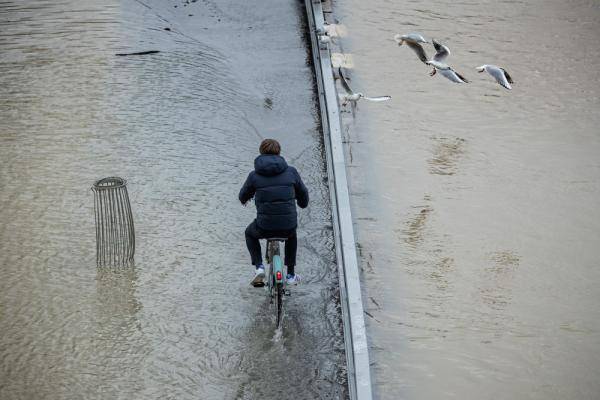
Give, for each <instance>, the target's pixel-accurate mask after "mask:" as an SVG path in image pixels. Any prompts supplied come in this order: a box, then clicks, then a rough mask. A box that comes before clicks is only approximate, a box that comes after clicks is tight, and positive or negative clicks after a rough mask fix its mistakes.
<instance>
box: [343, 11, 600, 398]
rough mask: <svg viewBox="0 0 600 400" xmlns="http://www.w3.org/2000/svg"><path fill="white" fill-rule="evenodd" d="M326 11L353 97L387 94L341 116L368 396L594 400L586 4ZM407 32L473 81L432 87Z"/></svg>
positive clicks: (598, 155) (595, 132)
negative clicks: (504, 80) (367, 355)
mask: <svg viewBox="0 0 600 400" xmlns="http://www.w3.org/2000/svg"><path fill="white" fill-rule="evenodd" d="M334 13H335V17H336V18H338V19H339V20H340V22H341V23H343V24H344V25H345V26H346V28H347V30H348V36H347V37H345V38H342V39H341V40H339V45H341V46H342V47H343V50H344V51H345V52H347V53H351V54H352V56H353V62H354V65H355V69H354V70H353V71H351V77H352V81H351V82H352V83H351V85H352V88H353V89H354V90H356V91H362V92H364V93H365V94H367V95H369V96H378V95H391V96H392V97H393V98H392V100H391V101H389V102H387V103H368V102H360V103H359V105H358V110H357V112H356V116H355V118H354V119H352V116H351V115H350V114H349V113H348V114H345V115H344V124H345V126H346V128H347V136H348V137H347V139H348V148H349V153H348V159H349V160H351V164H352V165H351V166H350V167H349V168H348V169H349V172H350V174H351V175H350V176H351V178H350V180H351V186H352V188H351V191H352V201H353V212H354V217H355V219H356V223H357V236H358V238H357V239H358V242H359V244H360V246H361V256H362V266H363V269H364V271H363V272H364V273H363V277H364V279H365V282H366V288H365V294H364V299H365V303H366V306H367V310H366V311H367V312H368V313H369V314H370V315H372V317H369V316H368V317H367V318H366V319H367V323H368V333H369V338H370V341H371V358H372V360H371V361H372V362H373V363H374V364H373V370H372V371H373V376H374V383H375V385H376V387H375V392H376V397H377V398H379V399H399V398H403V399H453V398H456V399H495V400H497V399H597V398H599V397H600V380H598V372H597V371H598V370H599V369H600V350H599V349H600V307H599V306H598V304H599V302H600V269H599V266H600V249H599V246H598V245H599V243H600V209H599V207H598V204H599V200H600V130H599V129H598V127H599V126H600V113H599V110H600V83H599V82H600V69H599V68H597V65H598V64H599V63H600V53H599V52H598V38H599V37H600V6H599V4H598V2H596V1H567V2H564V1H555V0H552V1H528V2H525V1H523V2H521V1H506V2H502V1H499V2H498V1H477V2H460V3H449V2H442V1H422V0H417V1H407V2H393V1H384V0H375V1H369V2H366V1H359V0H338V1H336V2H335V4H334ZM408 32H420V33H422V34H423V35H425V36H426V37H427V38H428V39H431V38H432V37H433V38H435V39H437V40H440V41H442V42H443V43H445V44H446V45H448V47H450V50H451V52H452V54H451V55H450V57H449V58H448V60H447V61H448V63H449V64H450V65H451V66H453V67H454V68H455V69H456V70H457V71H459V72H460V73H462V74H463V75H465V77H466V78H467V79H469V80H471V81H472V82H471V83H470V84H468V85H457V84H453V83H451V82H450V81H448V80H446V79H445V78H443V77H441V76H440V75H439V74H438V75H437V76H434V77H429V76H428V75H427V74H428V72H429V70H430V69H429V67H427V66H425V65H424V64H422V63H421V62H420V61H419V60H418V59H417V57H416V55H415V54H414V53H413V52H412V51H411V50H410V49H409V48H408V47H406V46H402V47H398V46H397V45H396V43H395V42H394V41H393V35H394V34H395V33H408ZM427 50H428V52H429V54H430V55H432V52H433V47H432V46H431V45H430V46H428V47H427ZM482 64H497V65H500V66H502V67H504V68H506V69H507V70H508V71H509V73H510V74H511V75H512V77H513V79H514V81H515V84H514V85H513V90H512V91H508V90H505V89H503V88H502V87H500V86H499V85H497V84H496V83H495V82H494V81H493V80H492V78H491V77H490V76H489V75H487V74H478V73H477V72H476V70H475V67H477V66H479V65H482Z"/></svg>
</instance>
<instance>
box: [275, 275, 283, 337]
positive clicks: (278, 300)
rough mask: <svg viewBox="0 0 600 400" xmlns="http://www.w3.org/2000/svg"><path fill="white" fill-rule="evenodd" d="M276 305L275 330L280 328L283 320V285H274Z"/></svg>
mask: <svg viewBox="0 0 600 400" xmlns="http://www.w3.org/2000/svg"><path fill="white" fill-rule="evenodd" d="M275 297H276V303H277V304H276V305H277V328H279V327H280V326H281V320H282V318H283V283H277V284H276V294H275Z"/></svg>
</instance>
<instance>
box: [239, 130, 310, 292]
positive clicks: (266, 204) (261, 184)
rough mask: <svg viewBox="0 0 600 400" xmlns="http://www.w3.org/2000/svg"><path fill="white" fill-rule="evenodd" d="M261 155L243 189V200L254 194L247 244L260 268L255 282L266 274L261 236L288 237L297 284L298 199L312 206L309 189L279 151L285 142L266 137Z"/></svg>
mask: <svg viewBox="0 0 600 400" xmlns="http://www.w3.org/2000/svg"><path fill="white" fill-rule="evenodd" d="M259 151H260V155H259V156H258V157H256V159H255V160H254V171H252V172H250V174H249V175H248V178H247V179H246V182H245V183H244V186H242V189H241V190H240V195H239V199H240V201H241V202H242V204H244V205H245V204H246V202H248V200H250V199H251V198H252V197H254V202H255V203H256V214H257V215H256V219H255V220H254V221H253V222H252V223H251V224H250V225H248V227H247V228H246V246H248V251H249V252H250V257H251V258H252V265H254V266H255V268H256V271H255V275H254V279H253V280H252V285H253V286H262V284H263V279H264V277H265V267H264V266H263V260H262V252H261V248H260V242H259V239H267V238H273V237H277V238H287V240H286V241H285V265H286V266H287V277H286V278H287V283H288V284H296V283H298V282H299V281H300V276H299V275H298V274H296V273H295V272H294V267H295V266H296V249H297V239H296V226H297V225H298V220H297V214H296V202H297V203H298V206H299V207H300V208H306V206H308V190H307V189H306V186H304V183H303V182H302V179H301V178H300V174H298V171H296V168H294V167H292V166H288V165H287V163H286V162H285V159H284V158H283V157H281V156H280V155H279V153H280V151H281V146H280V145H279V142H277V141H276V140H274V139H265V140H263V141H262V143H261V144H260V147H259Z"/></svg>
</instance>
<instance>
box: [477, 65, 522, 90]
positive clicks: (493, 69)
mask: <svg viewBox="0 0 600 400" xmlns="http://www.w3.org/2000/svg"><path fill="white" fill-rule="evenodd" d="M477 71H479V72H483V71H486V72H487V73H488V74H490V75H491V76H493V77H494V79H496V82H498V83H499V84H500V85H502V86H504V87H505V88H507V89H508V90H510V89H512V86H510V84H511V83H514V82H513V80H512V78H511V77H510V75H509V74H508V72H506V70H505V69H504V68H500V67H497V66H495V65H489V64H484V65H482V66H481V67H477Z"/></svg>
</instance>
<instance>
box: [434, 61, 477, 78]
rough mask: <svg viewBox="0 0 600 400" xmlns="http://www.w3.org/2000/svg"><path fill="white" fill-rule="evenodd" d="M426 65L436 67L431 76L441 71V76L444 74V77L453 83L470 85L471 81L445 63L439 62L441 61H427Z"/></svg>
mask: <svg viewBox="0 0 600 400" xmlns="http://www.w3.org/2000/svg"><path fill="white" fill-rule="evenodd" d="M425 64H427V65H431V66H433V67H434V69H433V72H432V73H431V74H430V75H431V76H433V75H435V73H436V71H440V74H442V75H443V76H444V77H446V78H448V79H450V80H451V81H452V82H455V83H469V81H468V80H467V79H466V78H465V77H464V76H462V75H461V74H459V73H458V72H456V71H455V70H453V69H452V68H450V66H449V65H448V64H444V63H443V62H439V61H435V60H430V61H426V62H425Z"/></svg>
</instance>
